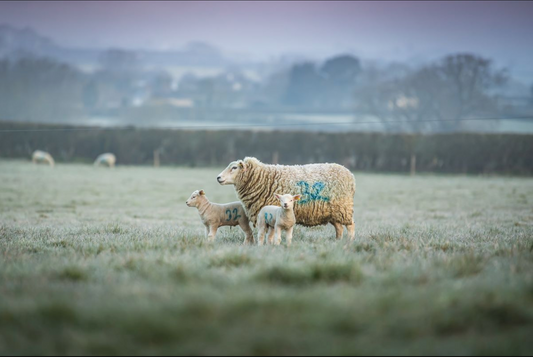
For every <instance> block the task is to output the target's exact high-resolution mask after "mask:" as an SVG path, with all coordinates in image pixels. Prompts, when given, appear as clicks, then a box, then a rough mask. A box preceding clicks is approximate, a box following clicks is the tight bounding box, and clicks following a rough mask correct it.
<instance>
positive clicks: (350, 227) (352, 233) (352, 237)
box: [346, 221, 355, 241]
mask: <svg viewBox="0 0 533 357" xmlns="http://www.w3.org/2000/svg"><path fill="white" fill-rule="evenodd" d="M346 228H347V229H348V235H349V236H350V240H351V241H353V240H355V223H354V222H353V221H352V224H350V225H347V226H346Z"/></svg>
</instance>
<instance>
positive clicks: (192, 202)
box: [185, 190, 205, 207]
mask: <svg viewBox="0 0 533 357" xmlns="http://www.w3.org/2000/svg"><path fill="white" fill-rule="evenodd" d="M204 195H205V192H204V190H198V191H194V192H193V193H192V195H191V197H189V199H188V200H187V202H185V203H186V204H187V206H189V207H198V204H199V200H200V198H201V197H202V196H204Z"/></svg>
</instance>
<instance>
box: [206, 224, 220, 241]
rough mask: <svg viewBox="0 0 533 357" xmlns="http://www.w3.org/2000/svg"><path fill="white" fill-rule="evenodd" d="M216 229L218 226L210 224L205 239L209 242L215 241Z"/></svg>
mask: <svg viewBox="0 0 533 357" xmlns="http://www.w3.org/2000/svg"><path fill="white" fill-rule="evenodd" d="M217 230H218V226H210V227H209V234H208V235H207V240H208V241H209V242H210V243H212V242H214V241H215V237H216V236H217Z"/></svg>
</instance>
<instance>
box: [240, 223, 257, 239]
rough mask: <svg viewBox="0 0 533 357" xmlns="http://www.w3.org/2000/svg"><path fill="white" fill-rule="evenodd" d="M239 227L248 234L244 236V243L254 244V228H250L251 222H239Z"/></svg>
mask: <svg viewBox="0 0 533 357" xmlns="http://www.w3.org/2000/svg"><path fill="white" fill-rule="evenodd" d="M239 227H241V229H242V231H243V232H244V234H246V237H245V238H244V242H243V243H242V244H250V245H253V244H254V233H253V231H252V229H251V228H250V224H249V223H247V222H239Z"/></svg>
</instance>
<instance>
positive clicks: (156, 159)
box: [154, 150, 161, 167]
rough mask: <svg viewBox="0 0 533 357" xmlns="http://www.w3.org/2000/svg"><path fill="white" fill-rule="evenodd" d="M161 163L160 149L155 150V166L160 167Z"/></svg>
mask: <svg viewBox="0 0 533 357" xmlns="http://www.w3.org/2000/svg"><path fill="white" fill-rule="evenodd" d="M160 165H161V160H160V158H159V150H154V167H159V166H160Z"/></svg>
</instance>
